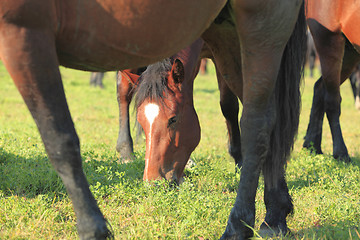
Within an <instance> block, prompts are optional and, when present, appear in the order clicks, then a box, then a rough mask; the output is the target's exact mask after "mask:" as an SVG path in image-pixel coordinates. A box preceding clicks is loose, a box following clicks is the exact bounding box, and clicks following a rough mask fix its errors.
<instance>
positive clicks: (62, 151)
mask: <svg viewBox="0 0 360 240" xmlns="http://www.w3.org/2000/svg"><path fill="white" fill-rule="evenodd" d="M3 24H5V23H3ZM40 24H42V23H39V25H40ZM2 29H7V31H6V32H0V36H1V39H2V42H1V44H2V46H1V48H0V49H1V52H0V56H1V58H2V60H3V62H4V64H5V66H6V68H7V69H8V71H9V73H10V75H11V76H12V78H13V79H14V82H15V84H16V86H17V88H18V90H19V92H20V94H21V95H22V97H23V99H24V101H25V103H26V105H27V107H28V109H29V110H30V112H31V114H32V116H33V118H34V120H35V122H36V125H37V127H38V129H39V131H40V134H41V137H42V140H43V142H44V145H45V149H46V151H47V153H48V156H49V158H50V161H51V163H52V165H53V166H54V168H55V170H56V171H57V173H58V174H59V176H60V177H61V179H62V181H63V183H64V185H65V187H66V190H67V192H68V194H69V197H70V198H71V201H72V203H73V207H74V210H75V213H76V217H77V229H78V232H79V235H80V238H81V239H105V238H107V237H111V236H112V235H111V232H110V231H109V230H108V228H107V226H106V220H105V218H104V216H103V215H102V213H101V212H100V209H99V208H98V206H97V204H96V201H95V199H94V197H93V195H92V194H91V192H90V190H89V185H88V182H87V180H86V178H85V175H84V172H83V170H82V161H81V156H80V146H79V139H78V136H77V134H76V132H75V128H74V124H73V122H72V119H71V116H70V112H69V109H68V105H67V103H66V99H65V94H64V89H63V85H62V82H61V76H60V72H59V67H58V66H59V63H58V59H57V55H56V50H55V40H54V34H53V32H52V31H51V30H49V31H47V30H39V29H40V28H39V29H37V28H36V29H35V30H32V29H26V28H23V27H22V28H20V27H16V26H15V25H12V26H8V27H3V28H2ZM4 34H6V37H3V35H4ZM12 36H13V37H12ZM24 39H26V41H25V40H24ZM44 69H45V70H44Z"/></svg>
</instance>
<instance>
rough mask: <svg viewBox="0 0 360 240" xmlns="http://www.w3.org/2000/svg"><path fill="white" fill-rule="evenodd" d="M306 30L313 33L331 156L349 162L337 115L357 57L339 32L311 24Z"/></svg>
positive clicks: (317, 24) (338, 115) (311, 22)
mask: <svg viewBox="0 0 360 240" xmlns="http://www.w3.org/2000/svg"><path fill="white" fill-rule="evenodd" d="M309 27H310V30H311V31H312V32H313V34H314V41H315V44H316V46H317V49H318V52H319V57H320V63H321V68H322V75H323V76H322V79H323V82H324V88H325V94H324V108H325V112H326V116H327V119H328V121H329V125H330V130H331V135H332V140H333V156H334V158H336V159H341V160H343V161H345V162H348V161H350V160H351V159H350V157H349V154H348V150H347V148H346V145H345V143H344V139H343V136H342V132H341V126H340V120H339V118H340V114H341V108H340V104H341V96H340V85H341V84H342V82H344V81H345V80H346V79H347V78H348V77H349V75H350V74H351V72H352V71H353V69H354V67H355V65H356V63H357V62H358V61H359V60H358V58H359V57H358V56H357V55H358V54H357V53H356V51H355V50H354V49H353V48H352V47H351V46H349V44H350V43H349V42H347V43H346V42H345V40H346V39H345V38H344V37H343V36H342V35H341V33H333V32H330V31H329V30H327V29H325V28H324V27H323V26H321V25H320V24H319V23H317V22H315V21H309ZM345 44H346V45H345ZM345 46H346V47H345ZM344 49H345V51H344Z"/></svg>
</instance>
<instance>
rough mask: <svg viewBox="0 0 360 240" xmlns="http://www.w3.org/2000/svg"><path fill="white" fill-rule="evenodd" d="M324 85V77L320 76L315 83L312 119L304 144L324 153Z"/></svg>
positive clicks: (318, 152) (305, 146)
mask: <svg viewBox="0 0 360 240" xmlns="http://www.w3.org/2000/svg"><path fill="white" fill-rule="evenodd" d="M323 85H324V83H323V79H322V77H320V78H319V80H317V81H316V83H315V85H314V96H313V101H312V106H311V113H310V120H309V124H308V128H307V130H306V135H305V137H304V144H303V147H304V148H308V149H313V150H314V151H315V153H316V154H322V151H321V137H322V126H323V121H324V113H325V106H324V105H325V104H324V96H325V89H324V86H323Z"/></svg>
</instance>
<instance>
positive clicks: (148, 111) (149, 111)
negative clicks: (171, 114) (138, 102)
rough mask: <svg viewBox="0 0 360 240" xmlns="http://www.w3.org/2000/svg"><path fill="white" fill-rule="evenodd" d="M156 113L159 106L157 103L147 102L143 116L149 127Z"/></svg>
mask: <svg viewBox="0 0 360 240" xmlns="http://www.w3.org/2000/svg"><path fill="white" fill-rule="evenodd" d="M158 115H159V106H158V105H156V104H154V103H149V104H148V105H146V106H145V117H146V119H147V120H148V122H149V124H150V129H151V126H152V124H153V122H154V120H155V118H156V117H157V116H158Z"/></svg>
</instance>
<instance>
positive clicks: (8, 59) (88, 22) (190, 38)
mask: <svg viewBox="0 0 360 240" xmlns="http://www.w3.org/2000/svg"><path fill="white" fill-rule="evenodd" d="M199 9H201V11H199ZM304 12H305V11H304V4H303V1H300V0H271V1H254V0H233V1H226V0H201V1H192V0H185V1H162V0H159V1H151V2H150V1H144V0H132V1H129V0H124V1H115V0H107V1H103V0H98V1H95V0H87V1H77V2H76V3H74V2H73V1H69V0H61V1H59V0H53V1H47V0H31V1H30V0H2V1H1V2H0V42H1V44H0V58H1V59H2V61H3V63H4V65H5V67H6V68H7V70H8V72H9V73H10V75H11V77H12V78H13V80H14V83H15V85H16V86H17V88H18V90H19V92H20V94H21V95H22V97H23V99H24V102H25V103H26V105H27V107H28V109H29V111H30V113H31V115H32V116H33V118H34V120H35V122H36V125H37V127H38V129H39V132H40V135H41V137H42V140H43V143H44V145H45V149H46V152H47V154H48V156H49V159H50V161H51V163H52V165H53V167H54V168H55V170H56V172H57V173H58V175H59V176H60V178H61V179H62V181H63V183H64V185H65V188H66V190H67V193H68V195H69V197H70V199H71V201H72V204H73V208H74V211H75V214H76V218H77V230H78V234H79V236H80V238H81V239H106V238H113V234H112V231H111V230H110V227H109V225H108V223H107V220H106V219H105V218H104V215H103V214H102V213H101V211H100V209H99V207H98V205H97V203H96V200H95V198H94V196H93V195H92V193H91V192H90V189H89V184H88V182H87V180H86V177H85V174H84V172H83V169H82V162H81V155H80V146H79V138H78V136H77V134H76V131H75V128H74V124H73V121H72V119H71V115H70V112H69V109H68V105H67V102H66V98H65V94H64V89H63V85H62V81H61V75H60V72H59V65H62V66H65V67H69V68H74V69H79V70H85V71H95V72H99V71H100V72H101V71H112V70H121V69H130V68H137V67H141V66H146V65H149V64H151V63H153V62H156V61H159V60H161V59H164V58H166V57H168V56H171V55H172V54H174V53H176V52H178V51H179V50H180V49H182V48H184V47H186V46H188V45H189V44H190V43H192V42H194V41H195V40H196V39H197V38H199V37H200V36H201V37H202V38H203V39H204V41H205V42H206V43H207V45H208V46H209V48H210V50H211V51H212V53H213V56H214V59H216V60H215V61H216V63H217V67H218V68H219V72H220V73H221V74H222V76H223V78H224V79H225V81H226V83H227V85H228V86H229V88H230V89H231V91H232V92H233V93H234V94H235V95H236V96H238V97H240V96H241V97H242V99H243V106H244V107H243V112H242V117H241V123H240V124H241V140H242V141H241V142H242V157H243V164H242V168H241V178H240V183H239V189H238V193H237V197H236V200H235V203H234V207H233V208H232V210H231V212H230V216H229V219H228V223H227V226H226V229H225V231H224V234H223V235H222V239H245V238H249V237H251V236H252V234H253V233H252V230H251V227H253V226H254V222H255V194H256V189H257V185H258V180H259V176H260V173H261V172H262V173H263V175H264V181H265V194H264V197H265V204H266V209H267V213H266V217H265V222H266V223H264V224H263V225H262V228H264V229H269V228H272V229H275V230H277V231H281V232H283V233H286V232H287V225H286V216H287V215H288V214H289V213H290V212H291V210H292V203H291V197H290V195H289V193H288V189H287V184H286V181H285V169H284V167H285V163H286V160H287V158H288V156H289V154H290V152H291V149H292V146H293V142H294V137H295V135H296V130H297V127H298V121H299V108H300V107H299V105H300V103H299V102H300V93H299V84H300V79H301V74H302V69H303V64H302V63H303V60H304V56H305V51H304V48H305V47H304V48H303V45H305V44H304V43H306V40H305V36H306V24H305V14H304ZM240 45H241V49H240ZM240 66H242V69H243V71H242V72H239V68H240ZM240 76H242V82H241V81H240V79H241V77H240ZM248 226H250V228H249V227H248Z"/></svg>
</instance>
